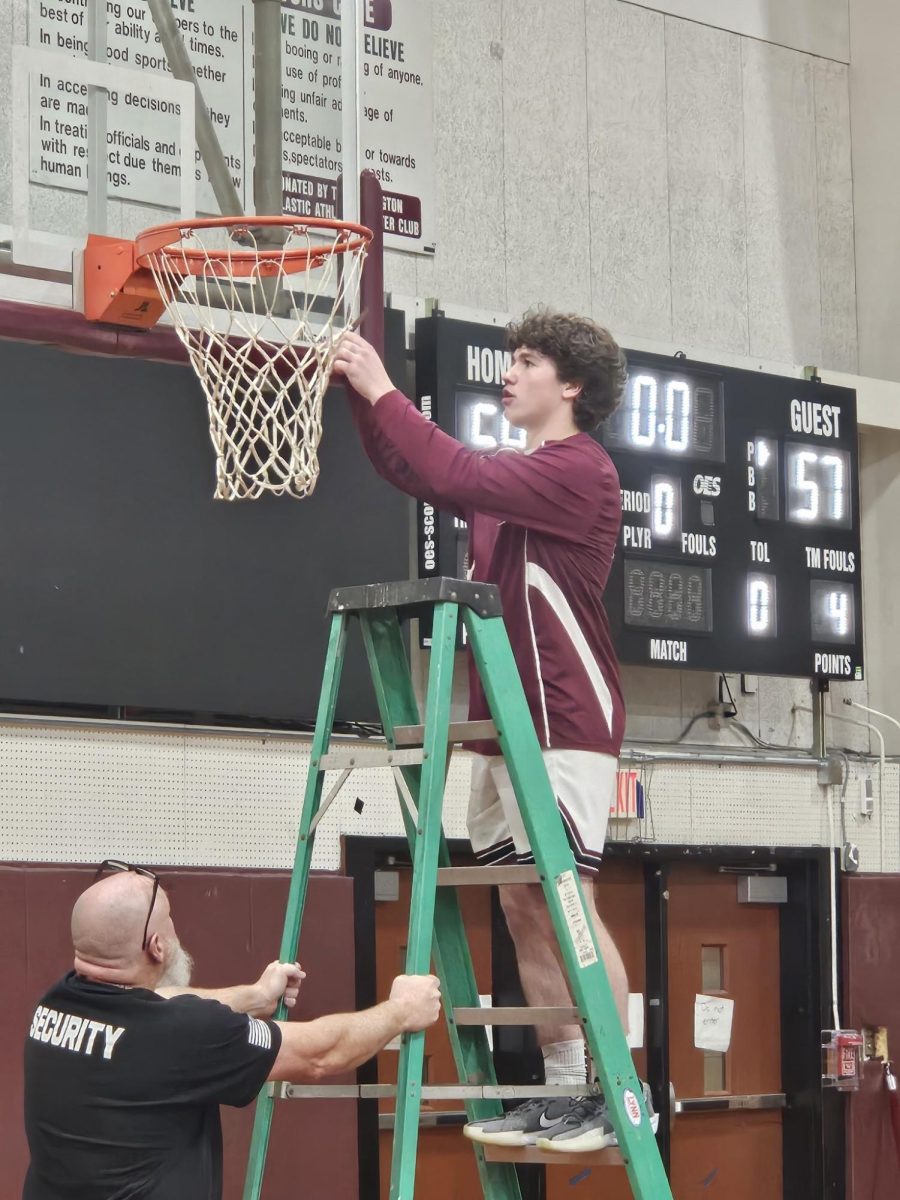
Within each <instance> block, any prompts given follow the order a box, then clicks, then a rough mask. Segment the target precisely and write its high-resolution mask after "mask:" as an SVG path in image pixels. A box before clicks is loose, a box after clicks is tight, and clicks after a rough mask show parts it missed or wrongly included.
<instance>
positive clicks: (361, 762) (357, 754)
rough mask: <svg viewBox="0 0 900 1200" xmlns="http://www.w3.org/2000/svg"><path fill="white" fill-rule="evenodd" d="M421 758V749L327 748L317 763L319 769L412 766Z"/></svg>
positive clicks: (315, 764)
mask: <svg viewBox="0 0 900 1200" xmlns="http://www.w3.org/2000/svg"><path fill="white" fill-rule="evenodd" d="M422 760H423V753H422V751H421V750H389V749H385V748H375V747H373V748H371V749H369V748H366V750H364V751H360V750H329V752H328V753H327V754H323V755H322V757H321V758H320V759H319V761H318V763H313V764H312V765H313V766H318V768H319V770H320V771H333V770H335V769H338V770H341V771H343V770H345V769H346V768H347V767H351V768H358V769H359V770H365V769H366V768H367V767H414V766H417V765H418V764H419V763H421V762H422Z"/></svg>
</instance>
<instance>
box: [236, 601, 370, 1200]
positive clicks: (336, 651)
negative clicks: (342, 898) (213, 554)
mask: <svg viewBox="0 0 900 1200" xmlns="http://www.w3.org/2000/svg"><path fill="white" fill-rule="evenodd" d="M347 624H348V618H347V615H346V614H344V613H335V614H334V615H333V616H332V619H331V628H330V630H329V635H328V649H327V651H326V655H325V672H324V675H323V680H324V683H323V687H322V692H321V694H320V696H319V707H318V710H317V713H316V727H315V733H314V735H313V741H312V748H311V754H310V764H309V771H308V773H307V776H306V788H305V791H304V797H303V808H302V810H301V814H300V831H299V834H298V836H297V845H296V848H295V852H294V866H293V870H292V871H291V883H290V888H289V890H288V900H287V907H286V909H285V917H284V928H283V930H282V935H281V947H280V949H279V952H278V956H279V958H280V960H281V961H282V962H293V961H294V959H295V958H296V957H297V949H298V946H299V942H300V926H301V924H302V921H303V910H304V908H305V906H306V895H307V888H308V884H309V866H310V861H311V859H312V848H313V834H314V831H315V822H316V814H317V812H318V809H319V805H320V803H321V799H322V787H323V784H324V782H325V774H324V772H323V771H321V770H319V769H318V766H319V762H320V760H321V758H322V757H323V755H324V754H325V752H326V751H327V749H328V743H329V741H330V740H331V731H332V729H333V727H334V714H335V710H336V708H337V698H338V691H339V689H340V683H341V675H342V672H343V666H344V654H345V651H346V647H347ZM286 1016H287V1007H286V1005H285V1003H284V1001H283V1000H282V1001H280V1002H279V1004H278V1007H277V1009H276V1010H275V1020H276V1021H283V1020H284V1019H285V1018H286ZM274 1104H275V1097H274V1094H270V1093H269V1090H268V1088H264V1089H263V1090H262V1091H261V1092H260V1094H259V1096H258V1097H257V1100H256V1111H255V1113H254V1116H253V1133H252V1135H251V1138H250V1156H249V1160H248V1163H247V1173H246V1176H245V1177H244V1191H243V1200H259V1197H260V1194H261V1192H262V1183H263V1175H264V1173H265V1166H266V1153H267V1151H268V1147H269V1136H270V1134H271V1131H272V1116H273V1109H274Z"/></svg>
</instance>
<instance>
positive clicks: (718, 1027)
mask: <svg viewBox="0 0 900 1200" xmlns="http://www.w3.org/2000/svg"><path fill="white" fill-rule="evenodd" d="M733 1016H734V1001H733V1000H726V999H725V997H724V996H702V995H697V996H695V997H694V1045H695V1046H696V1047H697V1049H698V1050H720V1051H722V1052H724V1051H725V1050H727V1049H728V1047H729V1046H730V1045H731V1020H732V1017H733Z"/></svg>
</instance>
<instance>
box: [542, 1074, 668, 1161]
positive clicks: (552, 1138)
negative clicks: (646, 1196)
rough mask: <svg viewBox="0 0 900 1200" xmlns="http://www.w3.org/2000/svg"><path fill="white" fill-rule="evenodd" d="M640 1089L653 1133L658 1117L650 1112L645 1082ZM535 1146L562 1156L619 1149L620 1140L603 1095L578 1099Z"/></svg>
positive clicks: (656, 1126) (657, 1124) (649, 1100)
mask: <svg viewBox="0 0 900 1200" xmlns="http://www.w3.org/2000/svg"><path fill="white" fill-rule="evenodd" d="M642 1090H643V1093H644V1104H645V1106H646V1109H647V1115H648V1116H649V1118H650V1128H651V1129H652V1130H653V1132H654V1133H656V1131H657V1129H658V1128H659V1117H658V1116H657V1114H656V1113H655V1112H654V1111H653V1101H652V1098H651V1096H650V1088H649V1087H648V1086H647V1084H646V1083H645V1084H643V1085H642ZM632 1099H633V1100H634V1101H635V1114H636V1115H637V1112H638V1108H637V1100H636V1098H635V1097H632ZM536 1144H537V1146H538V1147H539V1149H541V1150H555V1151H557V1152H558V1153H565V1154H583V1153H587V1152H589V1151H592V1150H606V1149H607V1148H608V1147H610V1146H618V1144H619V1139H618V1138H617V1137H616V1131H615V1129H613V1124H612V1121H611V1120H610V1117H609V1110H608V1108H607V1105H606V1099H605V1098H604V1097H603V1096H602V1095H596V1096H582V1097H580V1098H579V1100H578V1101H577V1103H575V1104H573V1105H572V1107H571V1108H570V1110H569V1111H568V1112H567V1113H565V1114H564V1115H563V1116H562V1117H561V1118H560V1120H559V1122H558V1123H557V1125H556V1127H555V1128H554V1129H549V1130H548V1131H547V1132H546V1133H545V1134H544V1135H543V1136H540V1137H538V1139H537V1143H536Z"/></svg>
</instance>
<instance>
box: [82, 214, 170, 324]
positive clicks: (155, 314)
mask: <svg viewBox="0 0 900 1200" xmlns="http://www.w3.org/2000/svg"><path fill="white" fill-rule="evenodd" d="M82 279H83V286H84V315H85V317H86V318H87V320H89V321H104V322H107V323H109V324H112V325H128V326H130V327H131V328H133V329H151V328H152V327H153V326H154V325H155V324H156V323H157V321H158V320H159V319H160V317H161V316H162V315H163V313H164V312H165V311H166V305H165V302H164V301H163V298H162V296H160V294H159V290H158V289H157V286H156V283H155V282H154V279H153V273H152V272H151V271H150V270H148V269H147V268H146V267H139V266H138V265H137V262H136V261H135V245H134V242H132V241H130V240H129V239H128V238H114V237H103V236H101V235H100V234H96V233H92V234H89V235H88V239H87V244H86V245H85V249H84V258H83V261H82Z"/></svg>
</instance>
